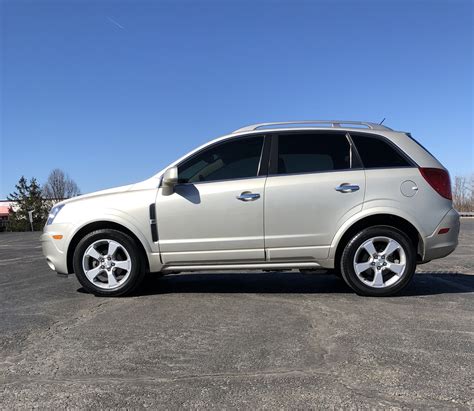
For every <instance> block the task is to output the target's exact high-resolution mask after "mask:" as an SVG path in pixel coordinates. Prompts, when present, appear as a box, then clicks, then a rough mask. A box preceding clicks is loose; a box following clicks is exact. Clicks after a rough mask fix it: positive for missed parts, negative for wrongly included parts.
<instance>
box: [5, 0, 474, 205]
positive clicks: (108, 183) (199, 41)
mask: <svg viewBox="0 0 474 411" xmlns="http://www.w3.org/2000/svg"><path fill="white" fill-rule="evenodd" d="M0 3H1V14H2V22H1V27H2V28H1V35H2V50H1V51H2V53H1V66H2V76H1V81H2V83H1V86H2V88H1V90H2V100H1V105H2V106H1V114H2V118H1V127H2V128H1V145H0V177H1V178H0V198H4V197H5V196H6V195H7V194H8V193H10V192H11V191H13V189H14V184H15V182H16V181H18V178H19V177H20V176H21V175H25V176H27V177H32V176H35V177H36V178H37V179H38V180H39V181H40V182H44V181H45V180H46V178H47V175H48V173H49V171H50V170H51V169H53V168H55V167H59V168H62V169H63V170H65V171H66V172H67V173H69V175H70V176H71V177H72V178H73V179H74V180H75V181H76V182H77V183H78V185H79V186H80V188H81V190H82V192H84V193H86V192H91V191H95V190H98V189H102V188H108V187H113V186H117V185H123V184H128V183H132V182H136V181H140V180H143V179H145V178H147V177H149V176H151V175H153V174H154V173H156V172H157V171H159V170H160V169H161V168H163V167H164V166H166V165H167V164H168V163H170V162H171V161H173V160H174V159H175V158H177V157H178V156H181V155H182V154H184V153H185V152H187V151H189V150H190V149H192V148H194V147H196V146H197V145H199V144H201V143H203V142H205V141H207V140H209V139H211V138H214V137H217V136H219V135H222V134H225V133H227V132H230V131H232V130H233V129H236V128H239V127H240V126H243V125H246V124H249V123H254V122H260V121H274V120H291V119H318V118H322V119H325V118H329V119H333V118H338V119H339V118H340V119H346V120H351V119H352V120H368V121H380V120H381V119H382V118H384V117H386V118H387V120H386V122H385V123H386V124H387V125H389V126H391V127H392V128H395V129H400V130H406V131H410V132H412V133H413V135H414V136H415V137H416V138H417V139H418V140H419V141H420V142H421V143H422V144H424V145H426V146H427V147H428V148H429V149H430V151H432V152H433V154H435V155H436V156H437V157H438V159H440V160H441V162H443V164H444V165H445V166H447V167H448V169H449V170H450V172H451V174H452V175H454V174H470V173H472V172H473V169H474V167H473V103H472V100H473V63H472V61H473V2H472V1H470V0H467V1H461V0H451V1H400V0H399V1H329V0H328V1H251V2H246V1H207V0H206V1H205V0H202V1H154V2H152V1H131V0H130V1H111V0H104V1H79V0H69V1H55V2H50V1H42V0H36V1H21V0H18V1H13V0H2V1H1V2H0Z"/></svg>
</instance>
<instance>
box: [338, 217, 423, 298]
mask: <svg viewBox="0 0 474 411" xmlns="http://www.w3.org/2000/svg"><path fill="white" fill-rule="evenodd" d="M415 269H416V252H415V247H414V245H413V243H412V242H411V240H410V239H409V238H408V237H407V236H406V235H405V234H404V233H403V232H401V231H399V230H397V229H396V228H393V227H388V226H376V227H370V228H366V229H364V230H362V231H361V232H359V233H358V234H356V235H355V236H354V237H353V238H352V239H351V240H350V241H349V242H348V243H347V245H346V247H345V248H344V251H343V253H342V256H341V273H342V276H343V278H344V280H345V281H346V283H347V284H348V285H349V286H350V287H351V288H352V289H353V290H354V291H355V292H356V293H357V294H359V295H366V296H380V297H382V296H388V295H393V294H395V293H398V292H400V291H401V290H402V289H403V288H405V287H406V285H407V284H408V283H409V282H410V280H411V279H412V278H413V275H414V273H415Z"/></svg>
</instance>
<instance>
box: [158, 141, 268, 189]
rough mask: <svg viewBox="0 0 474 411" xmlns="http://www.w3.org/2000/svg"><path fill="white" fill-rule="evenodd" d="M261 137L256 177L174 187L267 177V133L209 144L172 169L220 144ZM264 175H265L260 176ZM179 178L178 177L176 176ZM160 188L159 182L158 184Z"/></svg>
mask: <svg viewBox="0 0 474 411" xmlns="http://www.w3.org/2000/svg"><path fill="white" fill-rule="evenodd" d="M259 136H261V137H262V138H263V144H262V151H261V152H260V160H259V161H258V167H257V175H256V176H253V177H241V178H226V179H222V180H211V181H196V182H193V183H180V182H178V183H177V184H176V186H184V185H197V184H211V183H220V182H225V181H239V180H250V179H255V178H262V177H266V176H267V172H268V158H269V156H270V154H269V153H270V139H269V136H268V133H255V134H244V135H239V136H235V137H230V138H225V139H223V140H219V141H216V142H215V143H213V144H209V145H207V146H205V147H203V148H202V149H201V150H199V151H197V152H195V153H193V154H191V155H189V156H188V157H186V158H184V159H183V160H182V161H180V162H179V163H178V164H175V165H174V167H177V168H179V166H180V165H182V164H183V163H184V162H186V161H188V160H191V159H193V158H194V157H196V156H198V155H199V154H201V153H203V152H204V151H205V150H208V149H210V148H214V147H217V146H219V145H221V144H225V143H228V142H230V141H234V140H235V141H237V140H242V139H245V138H251V137H259ZM262 173H265V174H262ZM178 178H179V176H178ZM160 186H161V182H160Z"/></svg>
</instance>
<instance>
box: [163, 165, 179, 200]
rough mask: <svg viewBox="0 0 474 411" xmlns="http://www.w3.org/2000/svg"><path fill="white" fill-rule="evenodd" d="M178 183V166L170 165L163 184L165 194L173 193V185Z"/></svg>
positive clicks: (164, 175)
mask: <svg viewBox="0 0 474 411" xmlns="http://www.w3.org/2000/svg"><path fill="white" fill-rule="evenodd" d="M177 183H178V167H170V168H168V170H166V171H165V173H164V174H163V180H162V181H161V185H162V186H163V194H164V195H170V194H173V187H174V186H175V185H176V184H177Z"/></svg>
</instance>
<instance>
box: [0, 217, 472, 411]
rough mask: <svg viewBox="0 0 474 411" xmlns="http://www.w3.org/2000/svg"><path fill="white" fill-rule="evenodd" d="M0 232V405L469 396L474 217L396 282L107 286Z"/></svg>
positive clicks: (188, 279)
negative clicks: (91, 288) (396, 286)
mask: <svg viewBox="0 0 474 411" xmlns="http://www.w3.org/2000/svg"><path fill="white" fill-rule="evenodd" d="M38 238H39V234H38V233H0V364H1V365H0V408H2V409H11V408H31V407H40V408H64V407H73V408H75V407H81V408H104V407H107V408H114V407H121V408H141V407H154V408H156V407H160V408H181V407H184V408H218V409H222V408H245V409H247V408H271V409H273V408H309V407H312V408H314V407H325V406H333V407H410V408H413V407H414V408H427V407H436V408H447V407H449V408H451V407H452V408H472V407H474V400H473V388H474V387H473V380H474V372H473V371H474V344H473V343H474V321H473V318H474V316H473V310H474V304H473V303H474V262H473V255H474V219H464V220H463V222H462V226H461V238H460V245H459V247H458V249H457V250H456V252H455V253H454V254H452V255H451V256H449V257H447V258H446V259H444V260H440V261H436V262H432V263H429V264H426V265H423V266H419V270H418V272H417V275H416V276H415V278H414V280H413V282H412V284H411V285H410V286H409V287H408V288H407V289H406V290H405V291H404V293H403V294H402V295H400V296H397V297H390V298H363V297H359V296H357V295H355V294H354V293H353V292H352V291H351V290H350V289H349V288H348V287H347V286H345V284H344V283H343V282H342V281H341V280H339V279H337V278H336V277H333V276H330V275H326V274H300V273H298V272H287V273H240V274H235V273H212V274H211V273H194V274H177V275H170V276H167V277H163V278H156V277H150V278H148V279H147V280H146V284H145V286H144V288H143V291H142V292H141V294H140V295H138V296H134V297H130V298H97V297H94V296H92V295H90V294H87V293H85V292H84V291H83V290H82V289H81V287H80V285H79V283H78V282H77V280H76V279H75V277H71V276H70V277H68V278H61V277H57V276H56V275H55V274H54V273H53V272H52V271H50V270H49V268H48V267H47V265H46V262H45V261H44V259H43V257H42V255H41V248H40V244H39V241H38Z"/></svg>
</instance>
